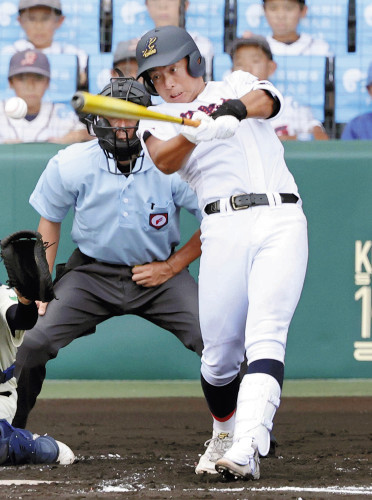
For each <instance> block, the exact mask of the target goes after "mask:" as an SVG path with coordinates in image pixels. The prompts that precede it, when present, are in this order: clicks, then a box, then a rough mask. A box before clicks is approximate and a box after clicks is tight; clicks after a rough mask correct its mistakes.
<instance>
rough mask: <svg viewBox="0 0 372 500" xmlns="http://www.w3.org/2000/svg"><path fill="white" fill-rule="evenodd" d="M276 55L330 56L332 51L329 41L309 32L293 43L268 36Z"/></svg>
mask: <svg viewBox="0 0 372 500" xmlns="http://www.w3.org/2000/svg"><path fill="white" fill-rule="evenodd" d="M266 39H267V41H268V42H269V45H270V49H271V52H272V53H273V55H274V56H300V55H302V56H329V55H331V51H330V48H329V44H328V42H326V41H325V40H321V39H320V38H313V37H312V36H311V35H309V34H308V33H301V35H300V38H299V39H298V40H296V41H295V42H293V43H284V42H278V40H275V38H273V37H272V36H270V35H268V36H267V37H266Z"/></svg>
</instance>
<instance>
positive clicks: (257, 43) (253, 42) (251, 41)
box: [229, 35, 273, 59]
mask: <svg viewBox="0 0 372 500" xmlns="http://www.w3.org/2000/svg"><path fill="white" fill-rule="evenodd" d="M243 45H245V46H251V47H260V48H261V49H262V50H263V51H264V52H265V54H266V55H267V57H269V58H270V59H272V58H273V54H272V52H271V49H270V45H269V43H268V41H267V40H266V38H265V37H263V36H261V35H252V36H250V37H249V38H235V40H234V41H233V42H232V44H231V45H230V47H229V51H230V55H231V57H233V55H234V53H235V51H236V49H237V48H238V47H242V46H243Z"/></svg>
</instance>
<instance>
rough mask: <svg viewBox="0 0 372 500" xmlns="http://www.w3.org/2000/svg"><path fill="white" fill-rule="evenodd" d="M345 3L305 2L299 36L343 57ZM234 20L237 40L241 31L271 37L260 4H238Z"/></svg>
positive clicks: (244, 0) (256, 0) (243, 0)
mask: <svg viewBox="0 0 372 500" xmlns="http://www.w3.org/2000/svg"><path fill="white" fill-rule="evenodd" d="M359 1H360V0H358V2H359ZM365 1H370V0H365ZM348 2H349V0H337V1H335V0H311V1H310V2H307V5H308V12H307V15H306V17H305V18H304V19H302V20H301V21H300V24H299V27H298V30H299V32H300V33H309V34H310V35H312V36H313V37H314V38H321V39H324V40H326V41H327V42H328V43H329V45H330V47H331V50H332V52H334V53H335V54H340V53H341V54H344V53H346V52H347V19H348ZM237 17H238V20H237V35H238V36H242V34H243V32H244V31H251V32H253V33H256V34H259V35H263V36H267V35H269V34H271V33H272V31H271V28H270V26H269V25H268V23H267V21H266V18H265V14H264V10H263V6H262V0H239V1H238V16H237Z"/></svg>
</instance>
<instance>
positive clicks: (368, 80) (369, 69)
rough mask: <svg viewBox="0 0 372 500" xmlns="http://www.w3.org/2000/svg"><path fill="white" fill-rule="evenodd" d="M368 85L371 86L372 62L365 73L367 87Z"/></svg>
mask: <svg viewBox="0 0 372 500" xmlns="http://www.w3.org/2000/svg"><path fill="white" fill-rule="evenodd" d="M370 85H372V62H371V64H370V65H369V68H368V73H367V87H369V86H370Z"/></svg>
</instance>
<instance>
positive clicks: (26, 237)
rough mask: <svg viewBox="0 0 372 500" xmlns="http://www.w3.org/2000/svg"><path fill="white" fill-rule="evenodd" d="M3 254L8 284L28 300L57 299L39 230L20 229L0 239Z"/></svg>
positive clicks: (45, 300)
mask: <svg viewBox="0 0 372 500" xmlns="http://www.w3.org/2000/svg"><path fill="white" fill-rule="evenodd" d="M0 245H1V257H2V259H3V261H4V265H5V267H6V270H7V273H8V278H9V279H8V281H7V284H8V285H9V286H10V287H11V288H16V289H17V290H18V292H19V293H20V294H21V295H22V296H23V297H25V298H26V299H28V300H41V301H42V302H50V301H51V300H52V299H55V298H56V296H55V295H54V290H53V283H52V277H51V274H50V272H49V266H48V262H47V260H46V255H45V248H46V246H47V244H45V243H44V242H43V240H42V237H41V234H40V233H38V232H36V231H18V232H16V233H13V234H10V235H9V236H7V237H6V238H3V239H2V240H1V242H0Z"/></svg>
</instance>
